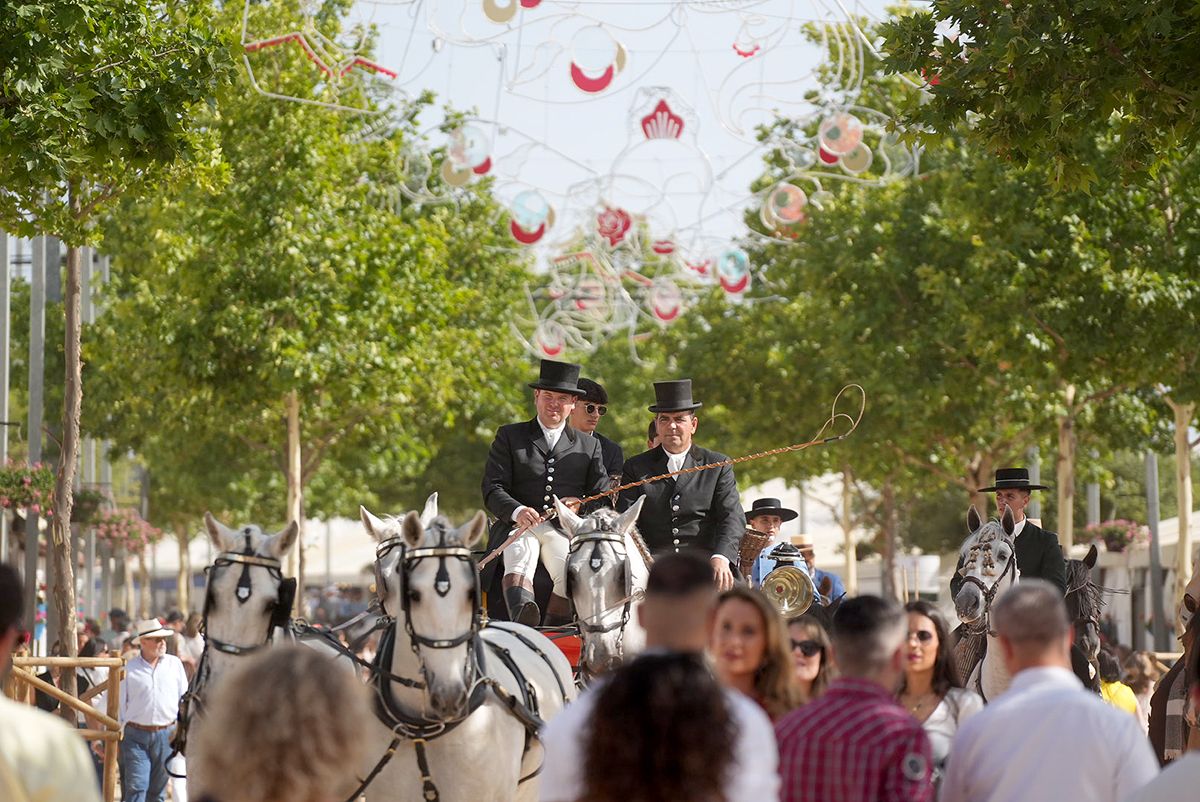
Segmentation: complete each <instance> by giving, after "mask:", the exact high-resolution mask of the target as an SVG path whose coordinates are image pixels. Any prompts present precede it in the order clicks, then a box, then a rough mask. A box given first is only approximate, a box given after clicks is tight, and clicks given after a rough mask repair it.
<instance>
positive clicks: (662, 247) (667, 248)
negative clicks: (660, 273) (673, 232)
mask: <svg viewBox="0 0 1200 802" xmlns="http://www.w3.org/2000/svg"><path fill="white" fill-rule="evenodd" d="M650 247H651V248H652V249H653V250H654V252H655V253H657V254H659V255H660V256H666V255H667V254H669V253H675V243H674V242H671V240H669V239H660V240H658V241H656V242H655V243H654V244H653V245H652V246H650Z"/></svg>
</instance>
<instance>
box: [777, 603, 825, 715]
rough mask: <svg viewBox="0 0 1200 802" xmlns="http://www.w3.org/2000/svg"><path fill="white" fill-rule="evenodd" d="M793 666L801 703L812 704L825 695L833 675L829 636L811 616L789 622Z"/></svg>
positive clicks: (811, 614) (818, 621) (820, 623)
mask: <svg viewBox="0 0 1200 802" xmlns="http://www.w3.org/2000/svg"><path fill="white" fill-rule="evenodd" d="M788 637H789V638H790V639H791V648H792V664H793V665H794V666H795V669H796V684H797V685H798V686H799V688H800V699H801V701H802V702H811V701H812V700H813V699H816V698H817V697H818V696H820V695H821V694H823V693H824V692H825V689H826V688H828V687H829V683H830V682H832V681H833V678H834V676H835V675H836V673H837V672H836V669H835V668H834V666H833V661H832V660H831V659H830V658H831V654H830V649H829V633H828V632H827V631H826V630H825V624H824V623H823V622H822V621H821V619H820V618H819V617H818V616H817V615H815V614H814V613H804V614H802V615H798V616H796V617H795V618H793V619H791V620H790V621H788Z"/></svg>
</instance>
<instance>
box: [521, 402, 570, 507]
mask: <svg viewBox="0 0 1200 802" xmlns="http://www.w3.org/2000/svg"><path fill="white" fill-rule="evenodd" d="M534 420H536V421H537V425H538V428H540V429H541V430H542V437H544V438H546V446H547V447H548V448H549V449H550V450H551V451H553V450H554V446H555V444H557V443H558V438H559V437H561V436H562V433H563V429H566V428H567V422H566V420H564V421H563V422H562V423H560V424H558V428H557V429H547V428H546V426H545V424H543V423H542V419H541V418H534ZM532 509H533V507H524V506H522V507H517V508H516V509H515V510H513V512H512V516H511V518H512V520H513V521H516V520H517V516H518V515H520V514H521V510H532ZM534 512H537V511H536V510H534Z"/></svg>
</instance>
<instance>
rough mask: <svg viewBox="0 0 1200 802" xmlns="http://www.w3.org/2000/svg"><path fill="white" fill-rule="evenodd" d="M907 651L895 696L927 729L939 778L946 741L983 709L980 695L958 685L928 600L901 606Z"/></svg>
mask: <svg viewBox="0 0 1200 802" xmlns="http://www.w3.org/2000/svg"><path fill="white" fill-rule="evenodd" d="M904 609H905V611H906V612H907V613H908V650H907V654H906V662H905V665H904V679H903V680H902V682H901V685H900V691H899V693H897V694H896V698H897V700H898V701H899V702H900V704H902V705H904V706H905V707H906V708H907V709H908V711H909V712H910V713H912V714H913V716H914V717H916V719H917V720H918V721H920V722H921V724H922V726H923V727H924V728H925V734H926V735H928V736H929V744H930V747H931V748H932V751H933V763H934V772H933V777H934V782H935V783H938V782H940V781H941V777H942V772H943V770H944V769H945V766H946V758H947V756H948V755H949V754H950V742H951V741H952V740H953V739H954V733H956V732H957V731H958V728H959V726H960V725H961V724H962V722H963V721H965V720H966V719H967V718H969V717H970V716H973V715H975V714H976V713H978V712H979V711H980V710H982V709H983V698H982V697H981V696H980V695H979V694H977V693H975V692H974V691H969V690H967V689H965V688H963V687H962V681H961V680H960V679H959V678H958V668H957V666H955V664H954V653H953V651H952V650H951V648H950V630H949V628H948V627H947V626H946V619H945V617H943V616H942V614H941V613H940V612H938V610H937V608H936V607H934V606H933V605H932V604H930V603H929V602H925V601H914V602H909V603H908V604H906V605H904Z"/></svg>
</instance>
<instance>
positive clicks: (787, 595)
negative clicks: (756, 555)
mask: <svg viewBox="0 0 1200 802" xmlns="http://www.w3.org/2000/svg"><path fill="white" fill-rule="evenodd" d="M767 556H769V557H770V558H771V559H772V560H774V561H775V569H774V570H773V571H771V573H769V574H767V575H766V576H765V577H763V581H762V592H763V593H764V594H766V597H767V598H768V599H770V600H771V603H772V604H774V605H775V607H776V609H778V610H779V612H780V613H781V614H782V615H783V617H784V618H791V617H793V616H797V615H800V614H801V613H804V612H806V611H807V610H808V608H810V607H812V605H813V602H815V601H817V600H818V599H820V596H819V595H818V593H817V586H816V585H815V584H813V580H812V577H811V576H809V575H808V571H806V570H804V569H803V568H800V567H798V566H799V563H800V562H801V561H802V560H803V559H804V558H803V557H802V556H801V555H800V550H799V549H798V548H796V547H795V546H793V545H792V544H791V543H780V544H779V545H778V546H776V547H775V548H773V549H771V553H770V554H769V555H767Z"/></svg>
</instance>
